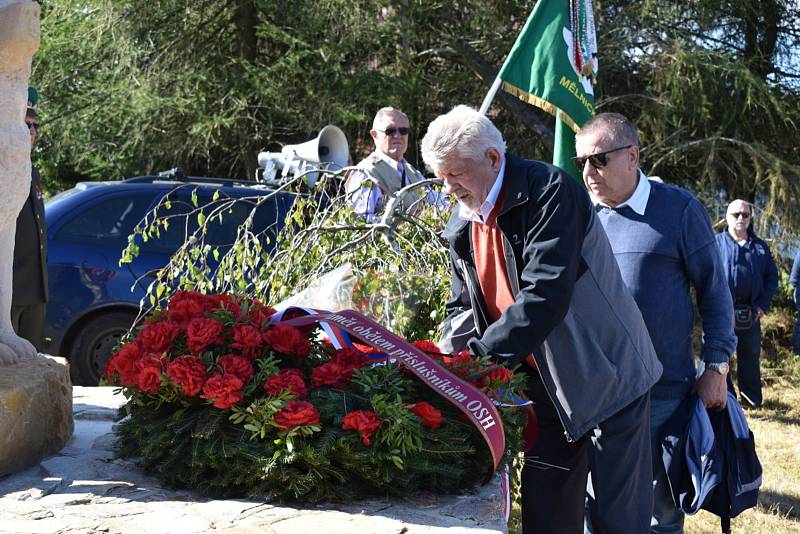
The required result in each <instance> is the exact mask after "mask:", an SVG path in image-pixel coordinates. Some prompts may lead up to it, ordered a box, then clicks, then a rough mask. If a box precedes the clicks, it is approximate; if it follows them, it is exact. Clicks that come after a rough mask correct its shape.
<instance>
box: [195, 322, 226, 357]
mask: <svg viewBox="0 0 800 534" xmlns="http://www.w3.org/2000/svg"><path fill="white" fill-rule="evenodd" d="M221 334H222V323H220V322H219V321H217V320H215V319H206V318H203V317H195V318H194V319H192V320H191V321H189V324H188V325H187V326H186V345H187V346H188V347H189V350H190V351H192V353H193V354H199V353H201V352H203V351H204V350H206V349H207V348H208V347H209V346H211V345H214V344H219V343H222V342H223V340H222V337H221Z"/></svg>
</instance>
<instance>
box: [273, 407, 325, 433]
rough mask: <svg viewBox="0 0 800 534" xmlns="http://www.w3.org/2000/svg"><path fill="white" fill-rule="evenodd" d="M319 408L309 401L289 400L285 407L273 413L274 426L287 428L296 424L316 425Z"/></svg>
mask: <svg viewBox="0 0 800 534" xmlns="http://www.w3.org/2000/svg"><path fill="white" fill-rule="evenodd" d="M318 424H319V410H317V407H316V406H314V405H313V404H311V403H310V402H306V401H300V400H290V401H289V402H288V403H286V408H284V409H283V410H281V411H279V412H278V413H276V414H275V426H277V427H278V428H281V429H283V430H289V429H290V428H294V427H296V426H303V425H318Z"/></svg>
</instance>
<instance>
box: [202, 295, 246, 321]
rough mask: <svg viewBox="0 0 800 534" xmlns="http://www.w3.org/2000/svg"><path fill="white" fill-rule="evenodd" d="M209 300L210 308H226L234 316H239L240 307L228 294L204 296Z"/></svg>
mask: <svg viewBox="0 0 800 534" xmlns="http://www.w3.org/2000/svg"><path fill="white" fill-rule="evenodd" d="M206 298H207V299H208V300H209V302H210V303H211V309H212V310H213V309H220V310H226V311H229V312H231V313H232V314H233V315H235V316H237V317H238V316H239V314H241V313H242V307H241V306H240V305H239V303H238V302H237V301H236V300H235V299H234V298H233V297H231V296H230V295H225V294H221V295H208V297H206Z"/></svg>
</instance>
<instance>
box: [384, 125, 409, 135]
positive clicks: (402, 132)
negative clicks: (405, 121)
mask: <svg viewBox="0 0 800 534" xmlns="http://www.w3.org/2000/svg"><path fill="white" fill-rule="evenodd" d="M378 131H379V132H383V133H385V134H386V135H388V136H389V137H391V136H393V135H394V134H396V133H398V132H399V133H400V135H408V132H410V131H411V130H410V129H409V128H405V127H402V128H386V129H385V130H378Z"/></svg>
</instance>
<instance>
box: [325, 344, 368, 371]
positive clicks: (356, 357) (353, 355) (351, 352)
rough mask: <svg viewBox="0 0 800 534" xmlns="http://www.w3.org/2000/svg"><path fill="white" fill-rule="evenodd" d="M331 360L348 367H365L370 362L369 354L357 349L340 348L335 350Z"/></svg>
mask: <svg viewBox="0 0 800 534" xmlns="http://www.w3.org/2000/svg"><path fill="white" fill-rule="evenodd" d="M331 362H333V363H335V364H338V365H341V366H342V367H344V368H346V369H354V368H358V367H364V366H365V365H367V364H368V363H369V358H367V355H366V354H364V353H363V352H361V351H360V350H356V349H350V348H345V349H339V350H337V351H336V352H334V354H333V357H332V358H331Z"/></svg>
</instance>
